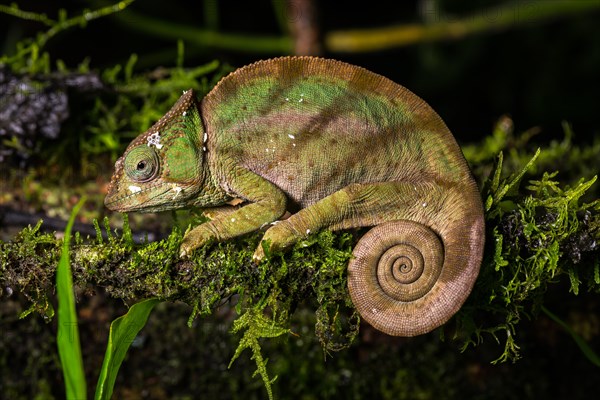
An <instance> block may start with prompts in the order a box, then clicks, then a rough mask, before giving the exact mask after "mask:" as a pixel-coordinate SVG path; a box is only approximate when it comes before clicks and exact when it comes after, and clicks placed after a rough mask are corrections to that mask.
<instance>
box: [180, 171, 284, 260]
mask: <svg viewBox="0 0 600 400" xmlns="http://www.w3.org/2000/svg"><path fill="white" fill-rule="evenodd" d="M227 182H229V183H228V185H227V186H228V192H230V193H231V195H232V197H236V198H242V199H245V200H247V201H248V202H249V204H247V205H245V206H242V207H239V208H237V209H235V210H233V211H231V210H228V209H227V208H219V209H218V211H217V212H216V213H215V214H214V219H212V220H211V221H209V222H205V223H203V224H201V225H199V226H197V227H195V228H194V229H192V230H191V231H189V232H187V233H186V234H185V236H184V238H183V242H182V243H181V248H180V256H181V257H186V256H187V255H189V254H190V253H191V252H192V251H193V250H195V249H196V248H198V247H200V246H201V245H203V244H205V243H208V242H211V241H223V240H227V239H231V238H233V237H236V236H240V235H243V234H245V233H249V232H253V231H256V230H258V229H260V228H261V227H262V226H264V225H266V224H268V223H270V222H273V221H275V220H277V219H278V218H279V217H281V216H282V215H283V214H284V213H285V207H286V201H287V198H286V196H285V194H284V193H283V191H281V189H279V188H278V187H277V186H275V185H273V184H272V183H271V182H269V181H268V180H266V179H264V178H262V177H261V176H259V175H256V174H254V173H253V172H251V171H248V170H246V169H243V168H241V167H235V168H233V169H232V170H231V176H230V177H228V179H227ZM230 211H231V212H230Z"/></svg>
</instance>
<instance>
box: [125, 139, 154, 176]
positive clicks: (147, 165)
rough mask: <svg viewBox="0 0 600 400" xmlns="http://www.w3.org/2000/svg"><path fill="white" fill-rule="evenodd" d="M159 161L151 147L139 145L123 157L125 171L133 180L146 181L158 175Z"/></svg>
mask: <svg viewBox="0 0 600 400" xmlns="http://www.w3.org/2000/svg"><path fill="white" fill-rule="evenodd" d="M158 170H159V161H158V155H157V154H156V151H154V149H153V148H152V147H148V146H139V147H136V148H134V149H132V150H131V151H130V152H129V153H128V154H127V157H126V158H125V173H126V174H127V176H129V178H131V179H132V180H134V181H135V182H147V181H149V180H151V179H154V178H155V177H156V176H157V175H158Z"/></svg>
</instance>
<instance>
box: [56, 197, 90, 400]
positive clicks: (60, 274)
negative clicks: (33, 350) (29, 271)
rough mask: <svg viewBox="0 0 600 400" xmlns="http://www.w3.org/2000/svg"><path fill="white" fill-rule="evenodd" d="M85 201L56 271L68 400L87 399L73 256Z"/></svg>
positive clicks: (60, 352) (59, 343)
mask: <svg viewBox="0 0 600 400" xmlns="http://www.w3.org/2000/svg"><path fill="white" fill-rule="evenodd" d="M84 202H85V198H82V199H81V200H79V203H77V205H76V206H75V208H73V212H71V217H70V218H69V222H68V224H67V228H66V229H65V238H64V241H63V247H62V252H61V255H60V261H59V262H58V267H57V269H56V291H57V295H58V332H57V335H58V338H57V346H58V355H59V357H60V363H61V365H62V369H63V376H64V379H65V391H66V395H67V399H68V400H83V399H86V398H87V388H86V382H85V373H84V370H83V360H82V358H81V346H80V344H79V328H78V327H77V312H76V311H75V297H74V296H73V277H72V276H71V266H70V254H69V244H70V241H71V228H72V227H73V222H74V221H75V216H76V215H77V213H78V212H79V209H80V208H81V207H82V206H83V203H84Z"/></svg>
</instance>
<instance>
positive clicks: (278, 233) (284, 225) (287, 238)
mask: <svg viewBox="0 0 600 400" xmlns="http://www.w3.org/2000/svg"><path fill="white" fill-rule="evenodd" d="M301 238H302V235H301V234H300V233H299V232H298V231H297V230H296V229H294V227H293V226H292V224H290V222H289V220H285V221H278V222H277V224H276V225H273V226H272V227H271V228H269V229H268V230H267V231H266V232H265V234H264V236H263V238H262V240H261V241H260V243H259V244H258V247H257V248H256V250H255V251H254V254H253V255H252V260H253V261H255V262H258V261H260V260H262V259H263V258H265V251H264V248H263V244H264V246H266V247H267V249H268V252H269V253H270V254H273V253H277V252H280V251H282V250H285V249H287V248H289V247H290V246H292V245H293V244H294V243H296V242H297V241H298V240H299V239H301Z"/></svg>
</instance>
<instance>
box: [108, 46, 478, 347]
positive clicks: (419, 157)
mask: <svg viewBox="0 0 600 400" xmlns="http://www.w3.org/2000/svg"><path fill="white" fill-rule="evenodd" d="M107 191H108V193H107V195H106V199H105V205H106V207H107V208H109V209H110V210H115V211H120V212H131V211H139V212H158V211H163V210H170V209H178V208H182V207H199V208H201V209H202V210H205V211H206V214H207V215H208V216H209V218H212V219H211V220H209V221H208V222H205V223H202V224H200V225H198V226H196V227H194V228H193V229H191V230H189V231H188V232H186V234H185V235H184V238H183V240H182V243H181V247H180V252H181V254H180V255H181V257H191V256H192V253H193V251H194V250H195V249H196V248H198V247H199V246H202V245H204V244H207V243H211V242H215V241H225V240H228V239H231V238H234V237H237V236H240V235H243V234H246V233H249V232H253V231H258V230H265V229H266V230H265V232H264V235H263V237H262V241H261V244H260V245H259V246H258V247H257V249H256V251H255V252H254V255H253V258H254V260H256V261H257V262H258V261H260V260H261V259H263V258H264V257H265V251H264V249H263V243H264V245H265V246H266V247H267V249H268V251H270V252H277V251H285V250H286V249H288V248H290V246H292V245H293V244H294V243H295V242H297V241H298V240H300V239H302V238H305V237H307V236H308V235H310V234H311V233H315V232H317V231H319V230H323V229H329V230H344V229H351V228H358V227H370V229H369V230H368V231H367V233H366V234H364V236H362V237H361V238H360V240H359V241H358V243H357V244H356V246H355V247H354V249H353V255H352V258H351V260H350V262H349V264H348V290H349V293H350V297H351V299H352V302H353V303H354V305H355V307H356V309H357V311H358V312H359V314H360V315H361V317H362V319H364V320H365V321H367V322H368V323H369V324H370V325H372V326H373V327H374V328H376V329H378V330H380V331H382V332H384V333H386V334H388V335H392V336H415V335H420V334H424V333H427V332H430V331H431V330H433V329H435V328H437V327H439V326H441V325H443V324H444V323H446V322H447V321H448V320H449V319H450V318H451V317H452V316H453V315H454V314H455V313H456V312H457V311H458V309H459V308H460V307H461V306H462V304H463V303H464V301H465V300H466V298H467V297H468V295H469V294H470V292H471V290H472V288H473V286H474V283H475V280H476V278H477V275H478V273H479V268H480V264H481V260H482V256H483V247H484V230H485V226H484V218H483V206H482V201H481V196H480V194H479V190H478V187H477V184H476V182H475V180H474V178H473V176H472V174H471V171H470V169H469V167H468V165H467V162H466V160H465V158H464V156H463V154H462V152H461V149H460V147H459V146H458V144H457V142H456V140H455V139H454V137H453V136H452V134H451V133H450V131H449V129H448V127H447V126H446V125H445V123H444V122H443V121H442V119H441V118H440V117H439V116H438V114H437V113H436V112H435V111H434V110H433V109H432V108H431V107H430V106H429V105H428V104H427V103H425V101H423V100H422V99H421V98H419V97H418V96H417V95H415V94H413V93H412V92H411V91H409V90H408V89H406V88H405V87H403V86H401V85H399V84H397V83H394V82H393V81H391V80H389V79H387V78H385V77H383V76H381V75H378V74H376V73H373V72H370V71H368V70H367V69H364V68H362V67H358V66H354V65H351V64H347V63H344V62H342V61H337V60H332V59H325V58H318V57H309V56H301V57H298V56H287V57H280V58H274V59H269V60H263V61H257V62H255V63H253V64H250V65H247V66H245V67H242V68H240V69H238V70H235V71H233V72H231V73H230V74H229V75H227V76H225V77H224V78H222V79H221V80H220V81H219V82H218V83H217V85H216V86H215V87H214V88H213V89H212V90H211V91H210V92H209V93H208V94H207V95H206V96H205V97H204V98H203V99H201V100H199V99H197V97H196V94H195V92H194V91H193V90H191V89H190V90H188V91H185V92H184V93H183V95H182V96H181V97H180V98H179V100H178V101H177V102H176V104H175V105H174V106H173V107H172V108H171V109H170V110H169V111H168V112H167V113H166V114H165V115H164V116H163V117H162V118H160V120H159V121H158V122H156V123H155V124H154V125H153V126H152V127H151V128H150V129H149V130H147V131H146V132H144V133H142V134H141V135H139V136H138V137H137V138H135V139H134V140H133V141H132V142H131V143H130V144H129V146H128V147H127V149H126V150H125V152H124V154H123V155H122V157H120V158H119V159H118V160H117V162H116V164H115V172H114V174H113V177H112V178H111V181H110V183H109V186H108V190H107Z"/></svg>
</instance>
